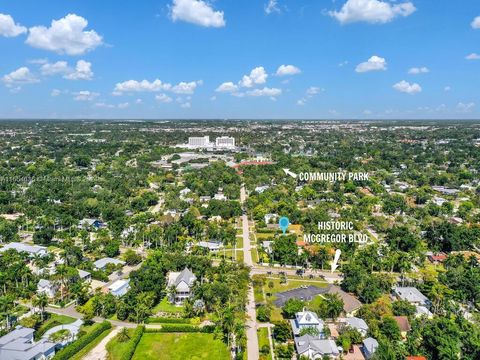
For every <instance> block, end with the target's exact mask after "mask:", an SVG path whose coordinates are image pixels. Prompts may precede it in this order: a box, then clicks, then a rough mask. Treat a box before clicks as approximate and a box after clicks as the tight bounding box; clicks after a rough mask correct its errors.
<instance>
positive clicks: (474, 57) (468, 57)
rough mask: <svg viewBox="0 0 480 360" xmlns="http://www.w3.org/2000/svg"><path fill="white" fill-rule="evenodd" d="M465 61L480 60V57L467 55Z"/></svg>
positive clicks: (474, 54) (475, 54) (473, 54)
mask: <svg viewBox="0 0 480 360" xmlns="http://www.w3.org/2000/svg"><path fill="white" fill-rule="evenodd" d="M465 59H467V60H480V55H478V54H477V53H471V54H470V55H467V56H466V57H465Z"/></svg>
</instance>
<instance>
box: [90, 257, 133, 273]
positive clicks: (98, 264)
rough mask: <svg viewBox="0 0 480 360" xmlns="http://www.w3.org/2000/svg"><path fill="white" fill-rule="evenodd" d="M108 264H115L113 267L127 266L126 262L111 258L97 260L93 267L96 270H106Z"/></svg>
mask: <svg viewBox="0 0 480 360" xmlns="http://www.w3.org/2000/svg"><path fill="white" fill-rule="evenodd" d="M108 264H113V265H119V264H121V265H124V264H125V261H122V260H118V259H113V258H109V257H106V258H103V259H100V260H97V261H95V262H94V263H93V266H94V268H95V269H96V270H103V269H105V267H106V266H107V265H108Z"/></svg>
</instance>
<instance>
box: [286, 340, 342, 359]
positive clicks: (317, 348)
mask: <svg viewBox="0 0 480 360" xmlns="http://www.w3.org/2000/svg"><path fill="white" fill-rule="evenodd" d="M295 347H296V348H297V352H298V353H299V354H300V355H301V354H303V353H305V352H306V351H308V350H311V351H312V352H313V354H312V355H314V356H315V355H335V356H336V355H338V354H339V351H338V347H337V345H336V344H335V341H333V340H322V339H319V338H317V337H315V336H312V335H304V336H299V337H296V338H295Z"/></svg>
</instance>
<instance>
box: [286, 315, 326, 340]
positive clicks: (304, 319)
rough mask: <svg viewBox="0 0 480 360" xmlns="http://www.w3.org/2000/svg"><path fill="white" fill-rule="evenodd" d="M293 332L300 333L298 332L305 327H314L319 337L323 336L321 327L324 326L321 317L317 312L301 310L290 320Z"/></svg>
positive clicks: (296, 334)
mask: <svg viewBox="0 0 480 360" xmlns="http://www.w3.org/2000/svg"><path fill="white" fill-rule="evenodd" d="M290 323H291V325H292V330H293V334H294V335H295V336H298V335H300V332H301V331H302V330H303V329H305V328H315V329H317V330H318V333H319V338H322V337H323V327H324V326H325V324H324V322H323V320H322V319H319V318H318V316H317V314H315V313H314V312H312V311H301V312H298V313H296V314H295V319H292V320H290Z"/></svg>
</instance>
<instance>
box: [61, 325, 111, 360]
mask: <svg viewBox="0 0 480 360" xmlns="http://www.w3.org/2000/svg"><path fill="white" fill-rule="evenodd" d="M111 327H112V324H110V322H108V321H104V322H102V323H100V324H98V325H97V326H96V327H95V328H94V329H93V330H92V331H91V332H90V333H88V334H86V335H83V336H82V337H80V338H79V339H78V340H76V341H74V342H73V343H71V344H70V345H67V346H66V347H64V348H63V349H62V350H60V351H59V352H58V353H56V354H55V356H54V357H53V359H54V360H68V359H70V358H71V357H72V356H73V355H75V354H76V353H78V352H79V351H80V350H82V349H83V348H84V347H85V346H87V345H88V344H90V343H91V342H92V341H93V340H95V339H96V338H97V337H99V336H100V335H101V334H102V333H103V332H104V331H106V330H108V329H110V328H111Z"/></svg>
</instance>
